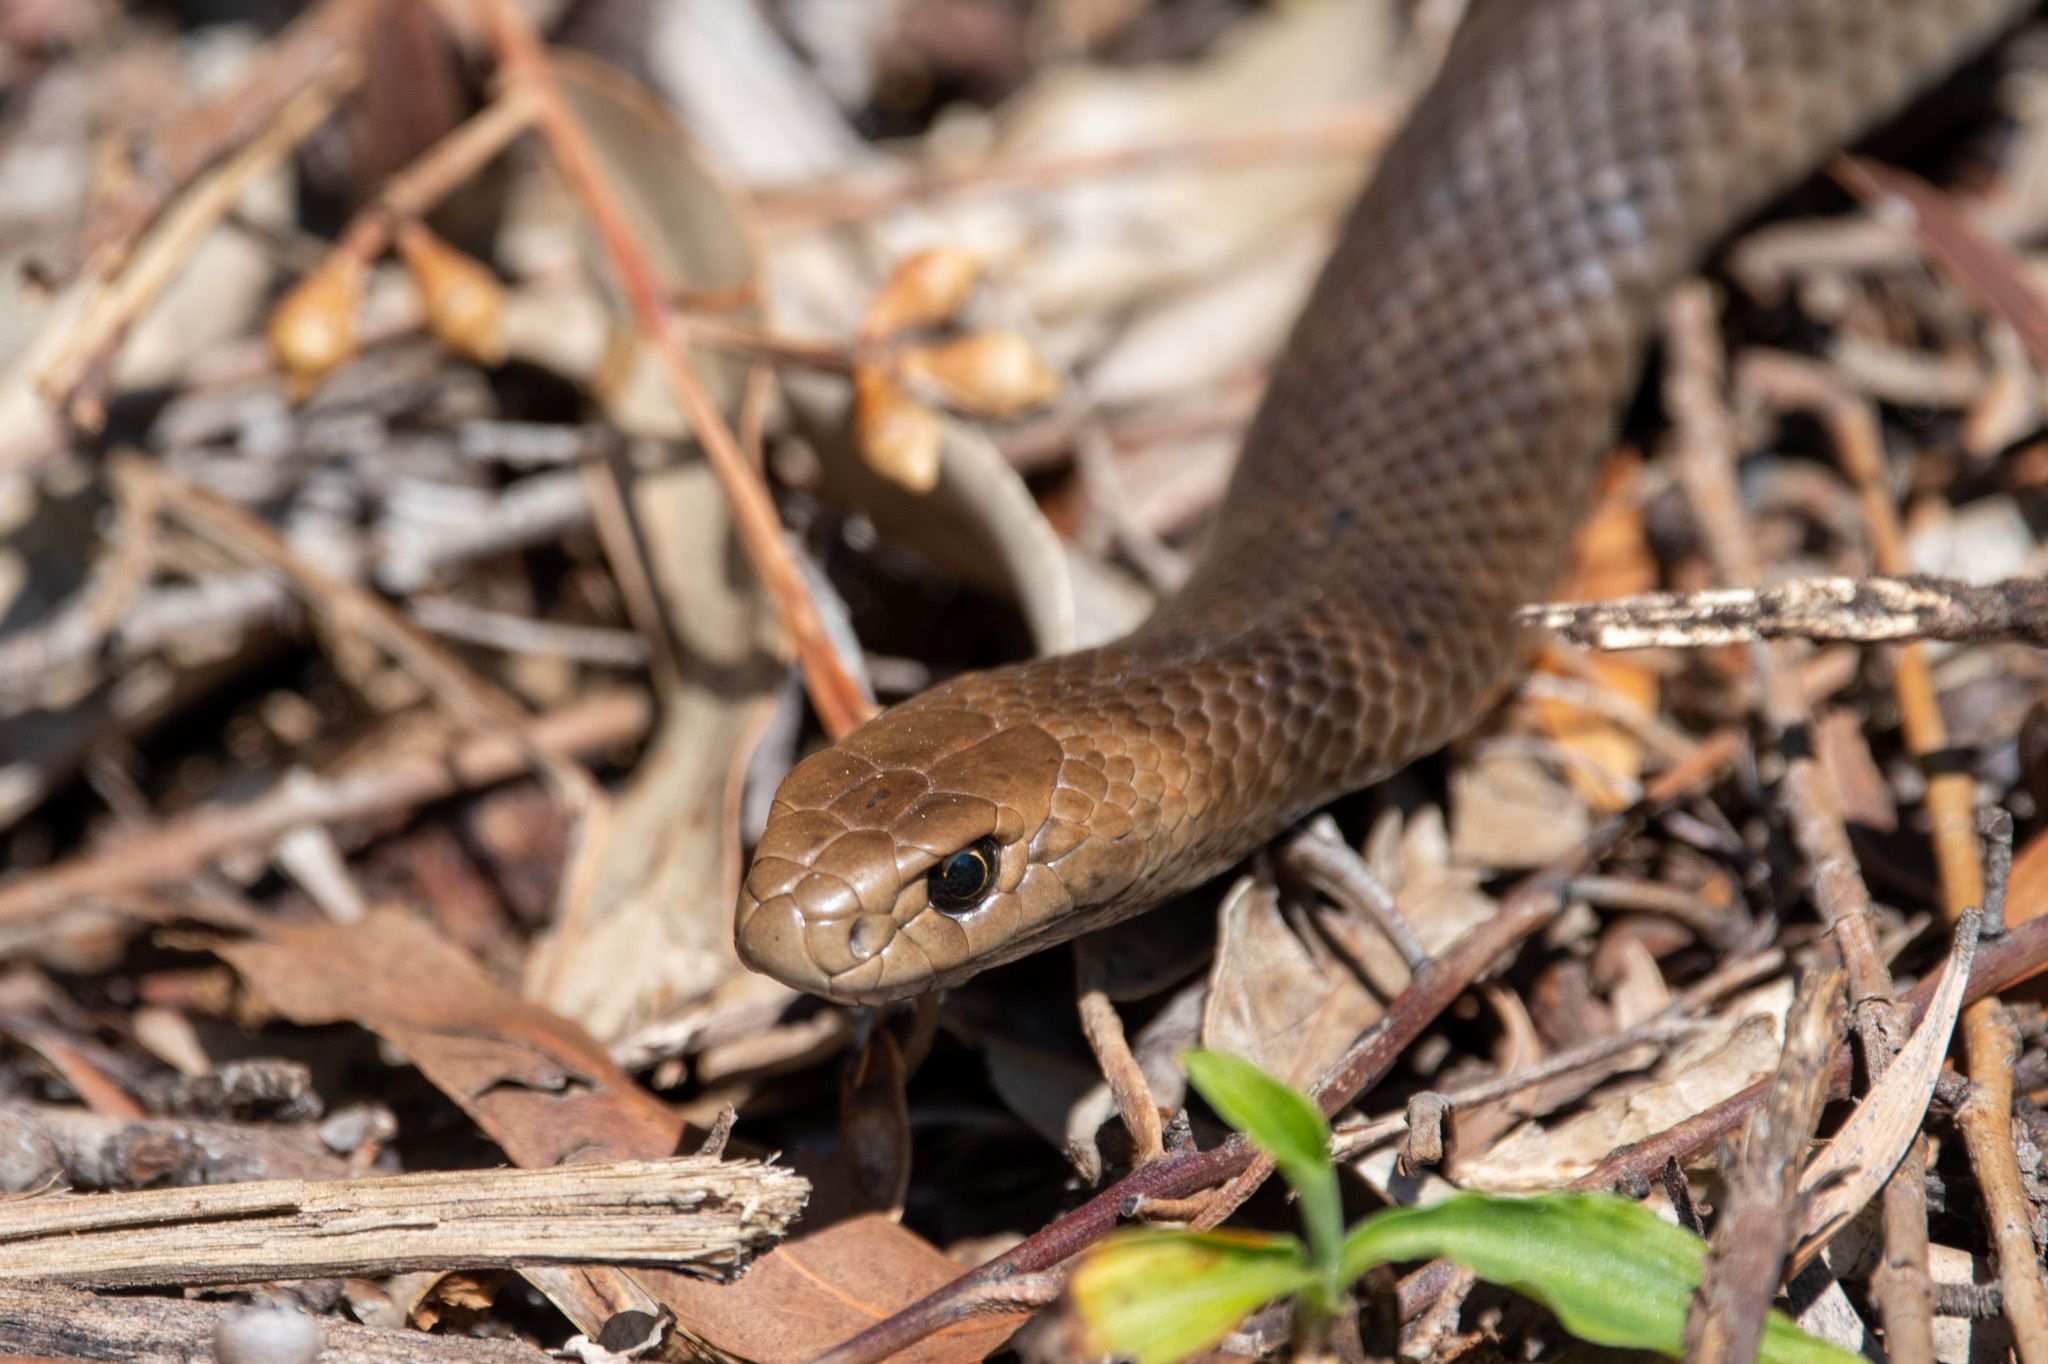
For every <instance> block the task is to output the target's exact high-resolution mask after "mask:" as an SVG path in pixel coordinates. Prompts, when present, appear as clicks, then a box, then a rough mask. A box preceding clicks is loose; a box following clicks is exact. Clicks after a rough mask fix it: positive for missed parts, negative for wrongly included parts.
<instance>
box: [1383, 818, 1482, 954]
mask: <svg viewBox="0 0 2048 1364" xmlns="http://www.w3.org/2000/svg"><path fill="white" fill-rule="evenodd" d="M1364 853H1365V860H1366V863H1367V864H1368V865H1369V866H1371V868H1372V869H1373V872H1374V874H1375V875H1377V876H1378V877H1379V878H1380V882H1381V884H1383V885H1385V886H1386V888H1387V889H1388V890H1390V891H1392V892H1393V895H1394V904H1395V906H1396V907H1397V908H1398V909H1399V910H1400V911H1401V917H1402V918H1404V919H1406V920H1407V921H1408V926H1409V927H1410V928H1412V929H1414V930H1415V937H1416V940H1417V941H1419V942H1420V943H1421V944H1422V945H1423V946H1424V947H1425V948H1427V949H1428V950H1429V951H1430V952H1433V953H1434V952H1441V951H1443V950H1444V949H1445V948H1447V947H1449V946H1450V945H1451V944H1452V943H1454V942H1456V941H1457V940H1458V939H1459V938H1461V937H1463V936H1464V935H1465V933H1466V932H1467V931H1468V930H1470V929H1471V928H1473V927H1474V926H1475V925H1477V924H1479V923H1480V922H1481V921H1482V920H1485V919H1488V918H1490V917H1492V915H1493V912H1494V908H1495V906H1494V901H1493V897H1492V896H1490V895H1488V894H1487V893H1486V892H1485V891H1483V890H1481V889H1480V888H1479V883H1480V880H1481V877H1480V873H1479V872H1478V871H1477V870H1475V869H1474V868H1472V867H1470V866H1459V865H1456V864H1455V863H1454V861H1453V858H1452V856H1451V840H1450V836H1449V834H1448V833H1447V832H1446V830H1445V828H1444V813H1443V811H1442V810H1441V809H1439V808H1437V807H1436V806H1434V805H1425V806H1423V807H1422V808H1421V809H1419V810H1416V811H1414V812H1413V813H1411V814H1409V815H1407V816H1406V817H1405V818H1404V817H1403V816H1402V815H1401V813H1400V811H1398V810H1388V811H1387V812H1386V813H1384V814H1382V815H1381V816H1380V818H1379V819H1378V820H1377V821H1376V822H1375V823H1374V824H1373V827H1372V831H1371V832H1370V833H1369V834H1368V835H1367V836H1366V840H1365V849H1364ZM1389 950H1391V949H1389ZM1376 978H1377V977H1376Z"/></svg>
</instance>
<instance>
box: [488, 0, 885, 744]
mask: <svg viewBox="0 0 2048 1364" xmlns="http://www.w3.org/2000/svg"><path fill="white" fill-rule="evenodd" d="M485 13H486V15H487V17H488V20H489V23H490V28H491V33H492V36H493V40H494V41H495V43H496V45H497V50H498V58H499V61H500V63H501V69H502V72H503V75H504V77H505V79H506V80H507V82H508V83H516V84H523V85H525V86H527V87H529V88H530V90H531V91H532V95H533V98H534V99H535V100H536V101H537V102H538V106H539V115H538V117H539V123H540V128H541V132H542V133H543V135H544V136H545V137H546V138H547V142H548V146H549V148H550V149H551V150H552V151H553V152H554V154H555V158H556V160H557V161H558V162H559V163H560V165H561V170H562V173H563V175H564V176H565V177H567V179H568V180H569V182H570V184H572V185H573V186H575V188H576V191H577V194H578V196H579V197H580V199H581V201H582V205H583V209H584V211H585V212H586V213H588V214H589V215H590V221H591V225H592V226H593V227H594V228H595V229H596V231H597V234H598V237H599V238H600V239H601V241H602V242H603V244H604V251H605V255H606V257H607V258H608V259H609V260H610V262H611V266H612V270H613V273H614V274H615V275H616V276H617V279H618V284H619V287H620V291H621V292H622V293H623V294H624V296H625V299H626V304H627V307H628V308H629V309H630V311H631V312H632V314H633V319H634V321H635V323H636V324H637V325H638V327H639V329H640V331H641V333H642V335H643V336H644V337H645V338H646V340H647V343H648V345H649V347H650V348H651V349H652V350H653V352H654V354H655V356H656V358H657V359H658V360H659V361H660V363H661V366H662V370H663V372H664V374H665V375H666V377H667V379H668V383H669V387H670V389H672V390H673V391H674V393H675V396H676V399H677V401H678V402H679V403H680V404H681V406H682V408H683V411H684V412H685V413H687V414H688V416H689V418H690V425H691V427H692V429H693V431H694V432H695V434H696V437H697V439H698V441H699V442H700V443H701V444H702V445H703V447H704V454H705V457H706V458H707V459H708V460H709V461H710V463H711V467H712V469H713V470H714V471H715V472H716V473H717V475H718V481H719V483H720V485H721V486H722V487H723V488H724V489H725V495H726V497H727V498H728V499H729V500H730V501H731V503H732V509H733V522H734V525H735V527H736V528H737V529H738V531H739V535H740V541H741V543H742V544H744V545H745V546H746V550H747V557H748V558H749V559H750V560H751V561H752V562H753V565H754V570H755V572H757V573H759V574H760V575H761V581H762V583H763V585H764V586H765V587H766V588H767V590H768V595H769V597H770V599H771V600H772V601H773V602H774V603H775V611H776V615H777V616H778V617H779V618H780V619H781V622H782V628H783V629H784V631H786V632H787V633H788V635H789V637H790V642H791V644H792V646H793V647H794V648H795V651H796V656H797V661H798V663H799V664H800V665H801V666H802V668H803V673H804V681H805V684H806V686H807V687H808V688H809V689H810V694H811V703H812V704H813V705H814V706H815V707H816V708H817V711H818V718H819V720H820V721H821V722H822V723H823V724H824V726H825V729H826V731H827V732H828V733H830V734H833V735H835V736H836V735H841V734H845V733H848V732H849V731H851V730H852V729H853V728H854V727H855V726H856V725H858V724H859V723H860V722H861V721H862V720H865V719H866V718H867V717H868V716H869V715H870V714H872V713H873V710H874V704H873V702H871V701H870V700H869V699H868V698H867V696H866V695H865V694H864V693H863V692H862V690H861V687H860V684H859V682H858V681H857V680H856V679H855V678H854V677H853V675H852V674H851V673H849V672H848V671H847V670H846V668H845V666H844V665H843V664H842V663H841V662H840V660H839V656H838V654H837V653H836V652H835V650H834V649H833V647H832V641H831V639H830V638H829V637H828V636H827V634H826V632H825V627H824V624H823V622H822V621H821V620H820V619H819V615H818V610H817V606H816V605H815V603H813V602H812V601H811V598H810V593H809V589H808V588H807V587H806V585H805V582H804V576H803V573H802V571H801V570H800V569H799V568H798V567H797V565H796V563H795V561H794V558H793V555H792V551H791V549H790V545H789V540H788V537H787V536H786V535H785V534H784V533H783V529H782V523H781V522H780V521H779V520H778V519H777V517H776V514H775V502H774V499H773V498H771V497H770V496H769V494H768V489H767V486H766V485H765V484H764V483H763V482H762V481H761V475H760V473H759V471H758V470H756V469H755V468H754V466H753V464H752V463H751V462H750V461H749V460H748V459H747V457H746V455H745V453H744V452H743V451H742V450H741V449H740V444H739V441H738V439H737V438H736V437H735V436H734V435H733V432H732V428H731V427H730V426H729V425H727V423H726V420H725V416H724V414H723V413H721V412H720V411H719V410H718V405H717V404H716V403H715V402H713V401H712V400H711V397H710V395H709V394H708V393H706V392H705V390H704V386H703V384H702V383H700V382H699V381H698V379H697V375H696V372H695V370H694V369H693V367H692V366H691V364H690V359H689V355H688V351H687V345H686V338H685V336H684V334H683V331H682V329H681V328H680V327H678V326H677V325H676V322H675V318H674V315H673V313H672V312H671V311H670V309H669V307H668V303H667V300H666V298H665V297H664V293H663V290H662V287H661V284H660V281H659V278H658V277H657V276H656V274H655V272H654V269H653V267H652V265H651V264H650V263H649V261H648V259H647V253H646V252H645V251H644V250H643V249H642V248H641V246H640V243H639V242H638V241H637V240H636V239H635V238H634V235H633V232H632V229H631V228H629V227H628V226H627V222H626V218H625V216H624V214H623V212H622V210H621V209H620V206H619V203H618V199H617V196H616V195H615V194H614V193H613V192H612V189H611V185H610V183H609V181H608V179H607V177H606V175H605V173H604V170H603V168H602V166H601V164H600V163H599V161H598V158H597V153H596V150H595V149H594V148H593V147H592V146H591V143H590V138H589V135H588V134H587V133H586V132H585V131H584V129H583V125H582V123H581V121H580V120H578V118H577V117H576V114H575V112H574V111H573V110H572V109H571V108H570V107H569V103H568V101H567V99H566V98H565V97H564V96H563V94H562V90H561V86H560V84H559V82H558V81H557V80H556V78H555V73H554V70H553V68H551V67H550V66H549V65H548V59H547V54H546V52H544V51H543V50H542V48H541V45H540V40H539V39H538V38H537V37H536V36H535V34H534V31H533V28H532V26H531V24H530V23H529V21H528V20H527V18H526V16H525V14H524V13H523V12H522V11H521V10H520V9H519V7H518V6H517V5H515V4H513V3H511V0H489V3H488V4H487V5H486V6H485Z"/></svg>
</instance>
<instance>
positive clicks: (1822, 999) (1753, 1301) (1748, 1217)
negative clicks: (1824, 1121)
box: [1666, 971, 1844, 1364]
mask: <svg viewBox="0 0 2048 1364" xmlns="http://www.w3.org/2000/svg"><path fill="white" fill-rule="evenodd" d="M1843 980H1844V978H1843V975H1842V973H1841V972H1840V971H1833V972H1830V973H1828V974H1827V975H1825V976H1823V977H1821V978H1820V979H1818V980H1815V979H1814V978H1813V977H1812V976H1811V975H1809V976H1807V977H1805V978H1804V979H1803V980H1802V981H1801V982H1800V984H1801V987H1802V988H1801V989H1800V990H1799V992H1798V995H1799V998H1800V1003H1799V1004H1798V1005H1797V1006H1795V1008H1794V1010H1793V1013H1792V1016H1791V1017H1790V1018H1788V1019H1787V1020H1786V1025H1785V1049H1784V1051H1783V1052H1782V1053H1781V1054H1780V1055H1779V1057H1778V1073H1777V1075H1776V1076H1775V1077H1774V1078H1773V1079H1772V1081H1771V1089H1770V1094H1769V1097H1768V1098H1767V1099H1766V1100H1765V1101H1764V1104H1763V1105H1762V1107H1760V1108H1759V1109H1758V1110H1757V1113H1756V1116H1754V1117H1753V1118H1751V1119H1750V1122H1749V1128H1748V1130H1747V1131H1745V1132H1744V1133H1743V1135H1742V1148H1741V1153H1740V1155H1739V1156H1738V1157H1737V1159H1736V1160H1735V1161H1734V1162H1733V1165H1732V1167H1728V1175H1729V1178H1728V1193H1727V1196H1726V1198H1725V1200H1724V1204H1723V1207H1722V1211H1721V1217H1720V1220H1719V1223H1718V1224H1717V1225H1716V1226H1715V1228H1714V1235H1713V1241H1712V1245H1711V1247H1710V1250H1709V1252H1708V1255H1707V1263H1706V1267H1705V1270H1704V1271H1703V1273H1702V1274H1701V1277H1700V1287H1699V1292H1698V1293H1697V1294H1696V1295H1695V1296H1694V1298H1693V1302H1692V1309H1691V1311H1690V1312H1689V1313H1688V1314H1687V1317H1686V1326H1685V1341H1686V1357H1687V1358H1688V1359H1693V1360H1698V1361H1700V1364H1747V1362H1748V1361H1750V1360H1753V1359H1755V1358H1756V1353H1757V1347H1758V1346H1759V1344H1761V1342H1762V1340H1763V1333H1764V1318H1765V1316H1766V1315H1767V1314H1768V1313H1769V1312H1770V1309H1771V1301H1772V1299H1774V1298H1775V1297H1777V1291H1778V1280H1779V1278H1780V1277H1781V1276H1782V1275H1783V1274H1784V1267H1785V1254H1786V1252H1787V1251H1788V1250H1790V1249H1791V1245H1792V1234H1793V1231H1794V1216H1795V1214H1796V1213H1797V1211H1798V1200H1797V1199H1796V1198H1794V1197H1793V1196H1792V1195H1793V1191H1794V1190H1795V1189H1797V1188H1798V1186H1799V1172H1800V1170H1801V1169H1802V1168H1803V1167H1804V1165H1805V1163H1806V1151H1807V1148H1808V1146H1810V1145H1811V1144H1812V1142H1813V1134H1814V1131H1815V1130H1816V1129H1817V1128H1818V1127H1819V1125H1820V1114H1821V1107H1822V1105H1823V1104H1824V1103H1825V1101H1826V1098H1827V1073H1828V1056H1829V1054H1830V1053H1832V1052H1833V1051H1834V1049H1835V1040H1836V1038H1837V1037H1838V1036H1839V1035H1840V1033H1841V1030H1842V1013H1843V993H1842V986H1843ZM1666 1168H1667V1169H1670V1168H1675V1167H1669V1166H1667V1167H1666Z"/></svg>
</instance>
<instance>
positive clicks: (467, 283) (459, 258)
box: [398, 222, 505, 365]
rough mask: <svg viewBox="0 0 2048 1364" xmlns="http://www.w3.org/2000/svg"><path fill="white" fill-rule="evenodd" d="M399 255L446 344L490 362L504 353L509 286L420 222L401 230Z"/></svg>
mask: <svg viewBox="0 0 2048 1364" xmlns="http://www.w3.org/2000/svg"><path fill="white" fill-rule="evenodd" d="M398 254H399V256H400V258H401V259H403V260H404V261H405V268H406V269H407V270H408V271H410V272H411V274H412V279H413V283H414V284H415V285H416V286H418V288H419V291H420V302H421V305H422V306H423V307H424V309H425V311H426V317H427V329H428V330H429V331H431V332H432V333H433V334H434V336H435V338H436V339H437V340H439V341H440V343H441V344H442V345H444V346H446V347H448V348H449V349H450V350H452V351H455V352H456V353H457V354H460V355H467V356H469V357H470V358H472V359H474V360H477V361H479V362H481V363H483V364H486V365H495V364H497V363H498V362H499V361H501V360H503V359H504V358H505V327H504V317H505V290H504V288H503V286H501V285H500V284H499V283H498V277H497V276H496V275H493V274H492V273H491V272H490V271H489V270H487V269H486V268H484V266H483V264H482V262H480V261H478V260H477V259H476V258H475V257H473V256H470V255H467V254H465V253H463V252H461V251H457V250H456V249H455V248H454V247H452V246H450V245H449V244H448V243H447V242H444V241H442V240H441V239H440V238H439V237H437V236H435V235H434V234H433V233H432V232H429V231H428V230H427V229H426V228H424V227H422V226H420V225H419V224H418V223H412V222H409V223H406V224H404V225H402V226H401V227H400V228H399V229H398Z"/></svg>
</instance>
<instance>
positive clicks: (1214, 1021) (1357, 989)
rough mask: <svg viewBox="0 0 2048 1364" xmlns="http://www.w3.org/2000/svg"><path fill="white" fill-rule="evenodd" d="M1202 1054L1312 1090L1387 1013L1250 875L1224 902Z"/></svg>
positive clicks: (1204, 1020)
mask: <svg viewBox="0 0 2048 1364" xmlns="http://www.w3.org/2000/svg"><path fill="white" fill-rule="evenodd" d="M1220 919H1221V926H1220V928H1219V931H1218V935H1217V943H1216V964H1215V966H1214V967H1213V968H1212V969H1211V971H1210V975H1209V997H1208V1000H1207V1002H1206V1003H1205V1004H1204V1005H1203V1008H1202V1045H1203V1046H1205V1047H1208V1048H1209V1049H1211V1050H1213V1051H1224V1052H1229V1053H1230V1054H1231V1055H1233V1056H1242V1057H1244V1058H1245V1059H1246V1060H1248V1061H1253V1062H1255V1063H1257V1064H1258V1066H1259V1067H1260V1068H1261V1069H1263V1070H1265V1071H1266V1072H1268V1073H1269V1074H1273V1075H1277V1076H1279V1077H1280V1078H1281V1079H1282V1080H1285V1081H1286V1082H1287V1083H1288V1084H1291V1085H1294V1086H1295V1087H1297V1088H1306V1087H1308V1086H1309V1085H1310V1084H1312V1083H1314V1082H1315V1080H1316V1079H1317V1077H1319V1076H1320V1075H1322V1073H1323V1072H1324V1071H1325V1070H1326V1069H1328V1068H1329V1065H1330V1063H1331V1062H1333V1061H1335V1060H1336V1059H1337V1058H1338V1057H1339V1056H1341V1055H1342V1054H1343V1053H1344V1049H1345V1048H1346V1047H1348V1046H1350V1045H1351V1043H1352V1041H1353V1040H1354V1039H1355V1038H1356V1037H1357V1036H1358V1035H1359V1034H1360V1033H1361V1032H1364V1031H1365V1030H1366V1028H1368V1027H1370V1026H1371V1025H1372V1024H1373V1023H1374V1022H1376V1021H1377V1020H1378V1019H1379V1017H1380V1015H1381V1014H1382V1013H1383V1012H1384V1010H1383V1009H1382V1008H1381V1007H1380V1002H1379V1000H1377V999H1375V998H1374V997H1373V995H1372V993H1371V992H1370V991H1369V990H1367V989H1366V988H1365V986H1364V984H1363V983H1362V982H1361V981H1360V980H1359V979H1358V977H1357V975H1356V974H1354V973H1353V972H1352V971H1351V969H1350V968H1349V967H1347V966H1346V965H1344V963H1343V962H1341V961H1339V960H1338V959H1337V957H1336V956H1335V954H1334V953H1332V952H1331V951H1330V949H1329V948H1328V946H1326V945H1325V944H1324V943H1323V941H1322V939H1321V937H1320V936H1318V935H1316V934H1314V933H1313V932H1308V933H1298V932H1296V931H1295V929H1294V927H1293V926H1292V925H1291V924H1289V923H1288V921H1287V917H1286V916H1285V915H1284V914H1282V913H1281V911H1280V896H1279V892H1278V891H1276V890H1275V889H1274V888H1273V886H1272V884H1271V883H1270V882H1266V881H1261V880H1258V879H1256V878H1253V877H1250V876H1247V877H1243V878H1241V879H1240V880H1239V881H1238V883H1237V884H1236V885H1234V886H1232V887H1231V888H1230V893H1229V894H1227V895H1226V896H1224V898H1223V908H1222V911H1221V914H1220Z"/></svg>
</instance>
